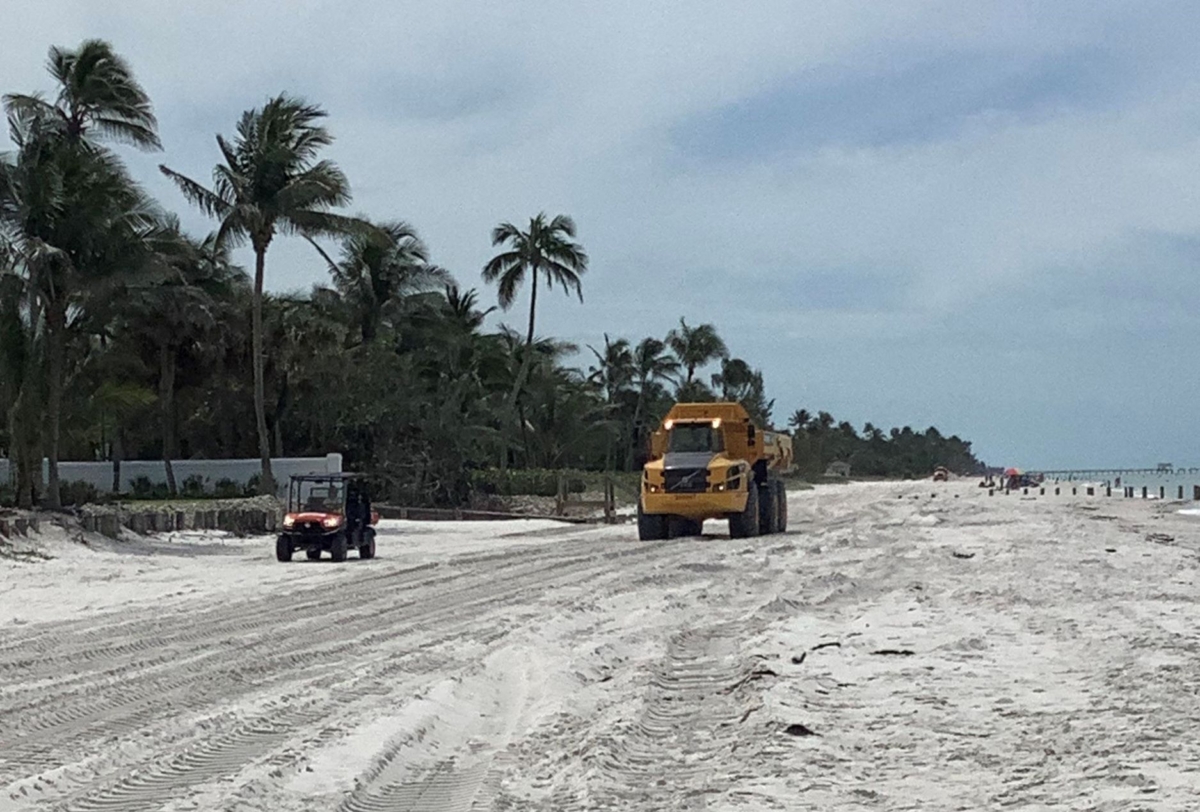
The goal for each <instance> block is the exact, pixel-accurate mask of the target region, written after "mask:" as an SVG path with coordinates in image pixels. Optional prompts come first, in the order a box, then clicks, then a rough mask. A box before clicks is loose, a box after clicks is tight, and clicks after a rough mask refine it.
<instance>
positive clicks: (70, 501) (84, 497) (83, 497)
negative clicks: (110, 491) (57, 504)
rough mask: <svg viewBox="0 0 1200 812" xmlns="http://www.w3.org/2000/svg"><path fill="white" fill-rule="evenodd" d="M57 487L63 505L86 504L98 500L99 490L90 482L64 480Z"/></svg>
mask: <svg viewBox="0 0 1200 812" xmlns="http://www.w3.org/2000/svg"><path fill="white" fill-rule="evenodd" d="M58 488H59V495H60V497H61V499H62V503H63V505H76V506H77V505H88V504H95V503H97V502H99V501H100V490H99V489H98V488H97V487H96V486H95V485H93V484H92V483H90V482H84V481H83V480H75V481H73V482H64V483H62V484H61V485H59V486H58Z"/></svg>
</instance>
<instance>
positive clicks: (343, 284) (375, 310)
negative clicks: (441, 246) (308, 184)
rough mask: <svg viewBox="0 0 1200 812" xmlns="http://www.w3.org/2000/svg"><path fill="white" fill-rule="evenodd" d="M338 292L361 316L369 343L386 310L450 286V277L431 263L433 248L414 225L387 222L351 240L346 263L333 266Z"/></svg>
mask: <svg viewBox="0 0 1200 812" xmlns="http://www.w3.org/2000/svg"><path fill="white" fill-rule="evenodd" d="M330 270H331V272H332V273H333V281H334V287H336V288H337V290H338V292H339V293H340V294H341V295H342V298H343V300H345V301H346V303H347V304H348V305H349V306H350V308H351V310H352V311H353V312H354V313H355V314H356V319H357V321H358V323H359V328H360V331H361V333H362V340H363V343H364V344H365V343H369V342H371V341H374V340H375V335H376V333H377V332H378V330H379V324H380V322H381V321H382V320H383V318H384V313H385V310H386V309H387V308H388V307H389V306H391V305H394V304H395V303H396V301H397V300H399V299H401V298H403V297H405V296H410V295H412V294H414V293H422V292H424V291H429V290H434V289H436V288H439V287H443V286H445V285H447V284H449V283H450V281H451V280H450V274H449V273H448V272H447V271H446V270H445V269H443V268H439V267H438V266H436V265H432V264H430V262H429V249H428V248H427V247H426V246H425V243H424V242H422V240H421V238H420V237H419V236H417V232H416V229H414V228H413V227H412V226H410V225H409V224H408V223H405V222H402V221H395V222H390V223H381V224H379V225H377V226H376V227H375V230H374V231H371V232H361V233H357V234H352V235H350V236H348V237H347V238H346V239H345V240H344V241H343V243H342V260H341V262H339V263H337V264H336V265H333V266H331V268H330Z"/></svg>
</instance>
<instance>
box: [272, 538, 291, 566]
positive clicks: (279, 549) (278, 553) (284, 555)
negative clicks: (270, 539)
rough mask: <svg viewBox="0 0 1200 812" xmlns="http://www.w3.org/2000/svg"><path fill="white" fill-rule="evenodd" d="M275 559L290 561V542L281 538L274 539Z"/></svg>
mask: <svg viewBox="0 0 1200 812" xmlns="http://www.w3.org/2000/svg"><path fill="white" fill-rule="evenodd" d="M275 558H276V559H277V560H279V561H291V560H292V542H291V541H290V540H288V539H287V538H284V537H283V536H280V537H279V538H277V539H275Z"/></svg>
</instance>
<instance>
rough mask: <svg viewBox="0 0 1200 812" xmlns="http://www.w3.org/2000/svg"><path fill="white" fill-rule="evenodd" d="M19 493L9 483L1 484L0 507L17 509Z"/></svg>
mask: <svg viewBox="0 0 1200 812" xmlns="http://www.w3.org/2000/svg"><path fill="white" fill-rule="evenodd" d="M16 504H17V491H16V489H15V488H13V486H12V485H11V484H10V483H8V482H0V507H16Z"/></svg>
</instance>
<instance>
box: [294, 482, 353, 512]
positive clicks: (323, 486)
mask: <svg viewBox="0 0 1200 812" xmlns="http://www.w3.org/2000/svg"><path fill="white" fill-rule="evenodd" d="M300 504H301V505H303V506H304V509H305V510H310V511H314V512H317V513H341V512H342V506H343V505H342V490H341V488H339V487H338V486H337V485H336V484H332V483H329V482H301V483H300Z"/></svg>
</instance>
